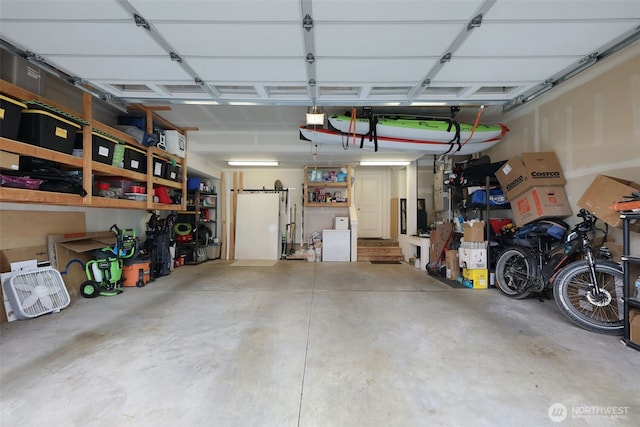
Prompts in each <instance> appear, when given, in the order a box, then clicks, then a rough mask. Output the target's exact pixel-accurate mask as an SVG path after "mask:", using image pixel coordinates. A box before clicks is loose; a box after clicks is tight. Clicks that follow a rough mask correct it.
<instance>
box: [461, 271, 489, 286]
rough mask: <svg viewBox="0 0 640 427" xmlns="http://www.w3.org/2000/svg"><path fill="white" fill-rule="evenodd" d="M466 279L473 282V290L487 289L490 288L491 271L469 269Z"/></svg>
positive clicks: (466, 272)
mask: <svg viewBox="0 0 640 427" xmlns="http://www.w3.org/2000/svg"><path fill="white" fill-rule="evenodd" d="M465 274H466V275H465V279H467V280H469V281H471V283H472V284H473V289H487V288H488V287H489V270H487V269H486V268H476V269H468V270H466V271H465Z"/></svg>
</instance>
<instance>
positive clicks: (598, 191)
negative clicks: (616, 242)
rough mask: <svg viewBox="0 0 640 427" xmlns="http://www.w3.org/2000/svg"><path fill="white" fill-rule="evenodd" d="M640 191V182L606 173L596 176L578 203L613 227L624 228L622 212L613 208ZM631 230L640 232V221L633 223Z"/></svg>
mask: <svg viewBox="0 0 640 427" xmlns="http://www.w3.org/2000/svg"><path fill="white" fill-rule="evenodd" d="M634 191H640V184H638V183H636V182H633V181H627V180H624V179H620V178H614V177H611V176H606V175H598V176H596V177H595V179H594V180H593V182H592V183H591V185H590V186H589V187H588V188H587V190H586V191H585V192H584V194H583V195H582V197H581V198H580V200H578V203H577V205H578V206H579V207H581V208H584V209H586V210H588V211H589V212H591V213H592V214H594V215H595V216H597V217H598V218H600V219H601V220H602V221H604V222H606V223H607V224H609V225H610V226H612V227H617V228H622V220H621V219H620V213H619V212H618V211H614V210H613V209H611V205H613V204H614V203H616V202H619V201H621V200H622V199H623V197H624V196H629V195H631V193H632V192H634ZM631 230H633V231H635V232H638V233H640V221H637V220H636V221H634V222H632V223H631Z"/></svg>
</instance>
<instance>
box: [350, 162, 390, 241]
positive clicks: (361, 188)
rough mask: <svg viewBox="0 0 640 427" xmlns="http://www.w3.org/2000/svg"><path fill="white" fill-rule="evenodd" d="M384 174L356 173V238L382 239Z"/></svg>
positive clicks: (372, 172) (359, 171)
mask: <svg viewBox="0 0 640 427" xmlns="http://www.w3.org/2000/svg"><path fill="white" fill-rule="evenodd" d="M383 176H386V175H385V174H383V173H381V172H379V171H378V172H375V171H371V172H370V171H361V170H358V172H357V173H356V180H355V184H354V192H355V203H356V209H357V211H358V237H372V238H381V237H382V231H383V230H382V217H383V207H384V198H383V195H384V191H383V189H384V188H385V186H384V180H383Z"/></svg>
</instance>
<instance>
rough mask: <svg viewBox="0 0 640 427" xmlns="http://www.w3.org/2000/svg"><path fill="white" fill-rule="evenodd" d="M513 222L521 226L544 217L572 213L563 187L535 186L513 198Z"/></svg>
mask: <svg viewBox="0 0 640 427" xmlns="http://www.w3.org/2000/svg"><path fill="white" fill-rule="evenodd" d="M511 212H512V214H513V222H514V224H515V225H517V226H518V227H521V226H523V225H525V224H529V223H530V222H533V221H536V220H538V219H543V218H552V217H566V216H570V215H572V212H571V206H570V205H569V200H568V199H567V194H566V193H565V191H564V188H563V187H558V186H556V187H533V188H531V189H529V190H527V191H526V192H525V193H524V194H521V195H520V196H517V197H515V198H514V199H513V200H511Z"/></svg>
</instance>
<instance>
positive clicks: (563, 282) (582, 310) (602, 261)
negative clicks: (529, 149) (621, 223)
mask: <svg viewBox="0 0 640 427" xmlns="http://www.w3.org/2000/svg"><path fill="white" fill-rule="evenodd" d="M577 216H578V217H579V218H581V219H582V221H581V222H580V223H578V224H576V225H575V226H574V227H573V229H572V230H571V231H570V232H569V233H567V234H566V235H565V236H564V238H563V239H562V240H560V241H559V240H557V239H552V238H549V237H548V236H547V234H546V232H545V233H535V232H534V233H532V234H531V236H530V242H531V247H530V248H527V247H523V246H513V247H509V248H507V249H506V250H504V251H503V252H502V253H501V254H500V255H499V257H498V260H497V262H496V284H497V287H498V289H500V291H502V292H503V293H504V294H505V295H507V296H509V297H512V298H516V299H522V298H526V297H528V296H530V295H531V294H532V293H538V294H540V293H542V292H544V291H545V290H549V289H553V296H554V300H555V301H556V304H557V305H558V307H559V308H560V310H561V312H562V313H563V314H564V315H565V316H566V317H567V318H569V319H570V320H571V321H572V322H574V323H575V324H577V325H578V326H580V327H582V328H584V329H587V330H589V331H592V332H598V333H603V334H611V335H619V334H621V333H622V331H623V326H624V325H623V319H622V314H623V309H622V286H623V274H622V268H621V267H620V265H619V264H617V263H615V262H613V261H611V260H610V258H611V255H610V254H609V252H608V250H607V249H606V247H604V246H601V247H600V249H599V251H598V256H597V257H596V255H595V254H594V250H593V247H592V239H591V237H590V234H592V233H593V234H594V235H595V232H596V231H598V229H597V228H596V226H595V225H596V222H597V218H596V217H595V216H594V215H593V214H591V213H590V212H588V211H586V210H585V209H581V210H580V212H579V213H578V215H577ZM600 231H602V230H600ZM604 234H605V236H604V240H606V234H607V232H606V230H604Z"/></svg>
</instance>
